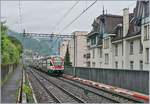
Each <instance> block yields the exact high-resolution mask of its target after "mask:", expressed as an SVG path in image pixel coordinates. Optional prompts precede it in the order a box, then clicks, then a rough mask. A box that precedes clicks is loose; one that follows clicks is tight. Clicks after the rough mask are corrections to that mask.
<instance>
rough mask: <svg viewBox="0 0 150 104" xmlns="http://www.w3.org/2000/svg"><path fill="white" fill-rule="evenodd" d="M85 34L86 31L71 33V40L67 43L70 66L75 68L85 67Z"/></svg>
mask: <svg viewBox="0 0 150 104" xmlns="http://www.w3.org/2000/svg"><path fill="white" fill-rule="evenodd" d="M87 34H88V32H86V31H75V32H73V38H72V39H71V40H70V41H69V53H70V61H71V63H72V66H76V67H85V66H86V58H85V56H84V55H85V53H86V50H87V47H86V43H87V42H86V40H87Z"/></svg>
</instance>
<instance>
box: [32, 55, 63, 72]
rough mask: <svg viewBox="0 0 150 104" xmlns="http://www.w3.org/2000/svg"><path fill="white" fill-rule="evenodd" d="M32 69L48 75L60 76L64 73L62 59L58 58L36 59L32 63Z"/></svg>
mask: <svg viewBox="0 0 150 104" xmlns="http://www.w3.org/2000/svg"><path fill="white" fill-rule="evenodd" d="M32 67H34V68H36V69H38V70H41V71H43V72H46V73H48V74H50V75H62V74H63V72H64V59H63V58H62V57H60V56H49V57H45V58H41V59H36V60H34V61H33V63H32Z"/></svg>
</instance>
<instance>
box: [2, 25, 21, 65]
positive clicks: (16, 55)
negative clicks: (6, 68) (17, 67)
mask: <svg viewBox="0 0 150 104" xmlns="http://www.w3.org/2000/svg"><path fill="white" fill-rule="evenodd" d="M7 31H8V28H7V26H6V25H5V24H4V23H1V34H0V35H1V54H2V55H1V56H2V58H1V59H2V65H7V64H18V63H19V60H20V56H21V53H22V51H23V47H22V45H21V43H20V41H18V40H17V39H16V38H13V37H9V36H8V35H7Z"/></svg>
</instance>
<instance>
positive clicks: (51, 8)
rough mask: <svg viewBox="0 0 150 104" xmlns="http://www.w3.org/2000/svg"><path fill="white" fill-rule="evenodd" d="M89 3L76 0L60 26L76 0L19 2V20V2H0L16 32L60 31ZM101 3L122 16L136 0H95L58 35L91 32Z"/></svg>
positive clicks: (108, 11)
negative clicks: (68, 12)
mask: <svg viewBox="0 0 150 104" xmlns="http://www.w3.org/2000/svg"><path fill="white" fill-rule="evenodd" d="M92 2H94V1H79V3H78V4H77V5H76V6H75V7H74V9H73V10H72V11H71V12H70V14H69V15H68V16H67V17H66V18H64V20H63V21H62V23H61V24H60V25H59V26H57V25H56V23H57V22H58V21H59V20H60V18H61V17H62V16H63V15H64V14H65V13H66V12H67V11H68V10H69V9H70V8H71V7H72V6H73V5H74V4H75V3H76V1H21V2H20V3H21V17H22V18H21V21H22V22H20V19H19V18H20V17H19V1H2V2H1V17H5V18H6V20H7V25H8V27H9V28H10V29H12V30H14V31H17V32H20V31H21V30H23V29H26V31H27V32H36V33H52V32H54V33H59V32H60V31H61V30H62V29H63V27H65V26H66V25H67V24H69V23H70V22H71V21H72V20H73V19H74V18H75V17H76V16H77V15H79V14H80V13H81V12H82V11H83V10H84V9H85V8H86V7H88V6H89V5H90V4H91V3H92ZM103 5H104V8H105V10H106V9H107V13H109V14H117V15H122V14H123V12H122V10H123V9H124V8H129V10H130V12H132V11H133V8H134V7H135V6H136V1H97V2H96V3H95V4H94V5H93V6H92V7H91V8H90V9H89V10H88V11H87V12H86V13H85V14H83V15H82V16H81V17H80V18H79V19H78V20H77V21H76V22H74V23H73V24H72V25H71V26H70V27H69V28H67V29H66V30H64V31H63V32H62V33H61V34H70V33H72V32H73V31H88V32H90V30H91V29H92V26H91V24H92V22H93V20H94V18H96V17H97V16H99V15H101V14H102V9H103ZM19 23H21V24H22V26H20V25H19ZM54 27H56V28H54Z"/></svg>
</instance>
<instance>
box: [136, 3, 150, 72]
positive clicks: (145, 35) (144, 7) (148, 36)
mask: <svg viewBox="0 0 150 104" xmlns="http://www.w3.org/2000/svg"><path fill="white" fill-rule="evenodd" d="M136 8H137V11H136V20H137V21H136V24H137V25H138V26H140V27H141V41H142V45H143V69H145V70H150V61H149V57H150V56H149V53H150V52H149V48H150V33H149V32H150V31H149V29H150V28H149V26H150V14H149V0H145V1H137V5H136Z"/></svg>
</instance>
